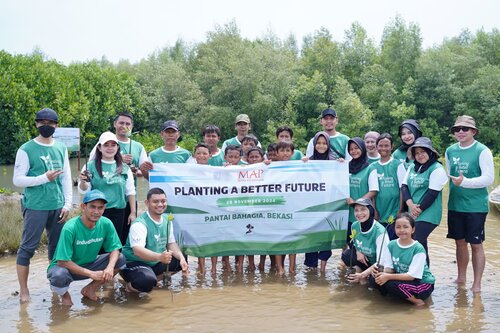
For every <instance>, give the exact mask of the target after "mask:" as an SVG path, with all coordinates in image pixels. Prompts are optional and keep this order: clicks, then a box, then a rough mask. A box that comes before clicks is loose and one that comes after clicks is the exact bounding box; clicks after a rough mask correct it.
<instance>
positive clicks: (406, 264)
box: [387, 239, 436, 284]
mask: <svg viewBox="0 0 500 333" xmlns="http://www.w3.org/2000/svg"><path fill="white" fill-rule="evenodd" d="M387 247H388V249H389V253H390V255H391V258H392V267H393V269H394V271H395V272H396V273H398V274H405V273H408V271H409V268H410V265H411V263H412V261H413V257H414V256H415V255H416V254H419V253H423V254H424V256H425V249H424V247H423V246H422V244H420V243H419V242H418V241H415V242H414V243H413V244H412V245H411V246H409V247H401V246H399V243H398V240H397V239H394V240H392V241H390V242H389V245H388V246H387ZM421 281H422V282H423V283H431V284H433V283H434V282H435V281H436V279H435V278H434V275H432V273H431V271H430V270H429V267H428V266H427V263H425V265H424V271H423V274H422V279H421Z"/></svg>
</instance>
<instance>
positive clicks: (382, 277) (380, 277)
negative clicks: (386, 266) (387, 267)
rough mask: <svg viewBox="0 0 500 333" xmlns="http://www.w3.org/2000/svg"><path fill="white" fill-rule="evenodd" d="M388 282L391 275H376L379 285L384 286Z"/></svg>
mask: <svg viewBox="0 0 500 333" xmlns="http://www.w3.org/2000/svg"><path fill="white" fill-rule="evenodd" d="M387 281H389V275H388V274H387V273H377V274H375V282H376V283H377V284H378V285H380V286H381V285H383V284H385V283H386V282H387Z"/></svg>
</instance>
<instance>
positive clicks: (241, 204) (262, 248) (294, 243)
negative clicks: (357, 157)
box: [149, 161, 349, 257]
mask: <svg viewBox="0 0 500 333" xmlns="http://www.w3.org/2000/svg"><path fill="white" fill-rule="evenodd" d="M154 168H155V169H154V170H152V171H151V172H150V176H149V177H150V188H153V187H160V188H162V189H163V190H164V191H165V193H166V194H167V200H168V208H167V212H172V214H173V217H174V220H173V222H174V230H175V236H176V240H177V242H178V243H179V245H180V247H181V249H182V250H183V251H184V252H185V253H187V254H189V255H192V256H196V257H210V256H222V255H243V254H285V253H307V252H313V251H320V250H329V249H333V248H340V247H342V245H343V244H344V243H345V239H346V230H347V219H348V213H349V211H348V207H347V205H346V203H345V199H346V198H347V197H349V172H348V163H339V162H336V161H309V162H307V163H304V162H302V161H287V162H272V163H271V164H270V165H265V164H263V163H259V164H253V165H244V166H228V167H213V166H208V165H197V164H168V163H167V164H155V165H154Z"/></svg>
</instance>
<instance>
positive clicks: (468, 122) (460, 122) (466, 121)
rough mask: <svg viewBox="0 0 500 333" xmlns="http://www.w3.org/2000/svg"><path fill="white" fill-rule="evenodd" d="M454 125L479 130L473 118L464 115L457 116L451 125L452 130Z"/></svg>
mask: <svg viewBox="0 0 500 333" xmlns="http://www.w3.org/2000/svg"><path fill="white" fill-rule="evenodd" d="M455 127H469V128H473V129H475V130H476V131H479V130H478V129H477V127H476V121H475V120H474V118H472V117H471V116H466V115H463V116H458V117H457V119H456V120H455V125H453V126H452V127H451V131H452V132H453V129H454V128H455Z"/></svg>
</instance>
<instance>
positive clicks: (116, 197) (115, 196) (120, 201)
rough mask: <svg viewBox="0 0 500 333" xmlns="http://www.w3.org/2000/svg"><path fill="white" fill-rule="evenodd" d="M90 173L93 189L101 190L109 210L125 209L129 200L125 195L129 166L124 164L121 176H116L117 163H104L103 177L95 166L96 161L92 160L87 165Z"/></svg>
mask: <svg viewBox="0 0 500 333" xmlns="http://www.w3.org/2000/svg"><path fill="white" fill-rule="evenodd" d="M87 169H88V171H89V172H90V173H91V174H92V180H91V181H90V184H91V186H92V189H94V190H99V191H101V192H102V193H104V195H105V196H106V200H108V203H107V204H106V209H108V208H118V209H121V208H125V206H126V205H127V198H126V195H125V190H126V183H127V178H128V175H127V172H128V165H126V164H123V168H122V172H121V174H116V162H113V163H106V162H104V161H102V177H101V176H99V173H98V172H97V169H96V166H95V160H91V161H89V162H88V164H87Z"/></svg>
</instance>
